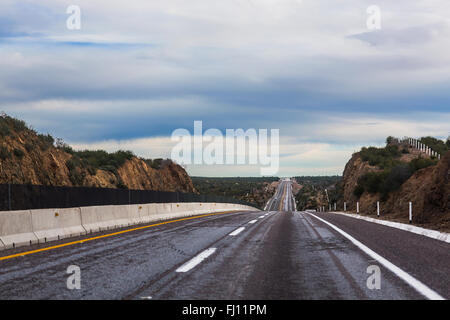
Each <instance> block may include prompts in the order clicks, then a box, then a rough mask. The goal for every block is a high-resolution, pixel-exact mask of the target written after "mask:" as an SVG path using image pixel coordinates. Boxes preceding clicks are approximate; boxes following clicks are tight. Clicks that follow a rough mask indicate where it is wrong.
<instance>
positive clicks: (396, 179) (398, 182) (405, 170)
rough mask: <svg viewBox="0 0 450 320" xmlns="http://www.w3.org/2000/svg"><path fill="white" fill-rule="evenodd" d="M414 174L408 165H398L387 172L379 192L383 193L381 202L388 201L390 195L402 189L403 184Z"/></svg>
mask: <svg viewBox="0 0 450 320" xmlns="http://www.w3.org/2000/svg"><path fill="white" fill-rule="evenodd" d="M412 174H413V171H412V170H411V168H410V167H409V165H407V164H401V165H398V166H396V167H394V168H392V169H391V170H389V171H388V172H386V176H385V178H384V181H383V183H382V184H381V185H380V189H379V190H378V192H380V193H381V200H383V201H386V200H387V198H388V196H389V193H390V192H392V191H396V190H398V189H400V187H401V186H402V184H403V183H404V182H405V181H406V180H408V179H409V178H410V177H411V175H412Z"/></svg>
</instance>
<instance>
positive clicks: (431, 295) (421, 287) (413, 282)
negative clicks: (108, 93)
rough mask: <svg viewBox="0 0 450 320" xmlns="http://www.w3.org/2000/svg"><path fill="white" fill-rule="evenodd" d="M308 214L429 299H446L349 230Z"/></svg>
mask: <svg viewBox="0 0 450 320" xmlns="http://www.w3.org/2000/svg"><path fill="white" fill-rule="evenodd" d="M306 213H307V214H309V215H310V216H313V217H314V218H316V219H318V220H320V221H322V222H323V223H325V224H326V225H328V226H330V227H331V228H333V229H334V230H336V231H337V232H339V233H340V234H342V235H343V236H344V237H346V238H347V239H348V240H350V241H351V242H353V244H354V245H356V246H357V247H358V248H360V249H361V250H362V251H364V252H365V253H366V254H367V255H369V256H370V257H372V258H373V259H375V260H377V261H378V262H379V263H381V264H382V265H383V266H384V267H386V268H387V269H389V270H390V271H391V272H392V273H394V274H395V275H396V276H397V277H399V278H400V279H402V280H403V281H405V282H406V283H407V284H409V285H410V286H411V287H413V288H414V289H415V290H416V291H417V292H419V293H420V294H422V295H423V296H425V297H426V298H427V299H430V300H445V299H444V297H442V296H441V295H439V294H438V293H437V292H436V291H434V290H432V289H430V288H429V287H427V286H426V285H425V284H423V283H422V282H420V281H419V280H417V279H416V278H414V277H413V276H411V275H409V274H408V273H407V272H406V271H403V270H402V269H400V268H399V267H397V266H396V265H395V264H393V263H391V262H390V261H388V260H387V259H385V258H383V257H382V256H380V255H379V254H378V253H376V252H375V251H373V250H372V249H370V248H369V247H367V246H365V245H364V244H362V243H361V242H359V241H358V240H356V239H355V238H353V237H352V236H351V235H349V234H348V233H347V232H345V231H343V230H341V229H339V228H338V227H336V226H335V225H334V224H332V223H330V222H328V221H326V220H324V219H322V218H319V217H318V216H316V215H314V214H312V213H309V212H306Z"/></svg>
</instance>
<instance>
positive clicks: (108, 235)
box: [0, 211, 236, 261]
mask: <svg viewBox="0 0 450 320" xmlns="http://www.w3.org/2000/svg"><path fill="white" fill-rule="evenodd" d="M231 212H236V211H225V212H219V213H208V214H203V215H200V216H195V217H189V218H182V219H176V220H169V221H164V222H159V223H155V224H150V225H147V226H142V227H137V228H132V229H127V230H122V231H117V232H113V233H108V234H104V235H101V236H97V237H92V238H87V239H82V240H77V241H72V242H67V243H62V244H58V245H56V246H51V247H46V248H41V249H36V250H31V251H25V252H21V253H15V254H12V255H9V256H4V257H0V261H2V260H8V259H12V258H17V257H22V256H26V255H29V254H33V253H38V252H43V251H48V250H53V249H58V248H62V247H67V246H72V245H74V244H80V243H84V242H88V241H92V240H97V239H102V238H107V237H112V236H116V235H119V234H123V233H127V232H131V231H136V230H142V229H147V228H151V227H157V226H161V225H164V224H169V223H173V222H179V221H185V220H192V219H198V218H204V217H209V216H215V215H219V214H226V213H231Z"/></svg>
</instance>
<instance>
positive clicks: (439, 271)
mask: <svg viewBox="0 0 450 320" xmlns="http://www.w3.org/2000/svg"><path fill="white" fill-rule="evenodd" d="M267 207H268V210H269V211H266V212H251V213H242V212H236V213H226V214H222V215H215V216H209V217H203V218H198V219H193V220H187V221H180V222H174V223H169V224H166V225H163V226H158V227H152V228H148V229H144V230H138V231H133V232H130V233H127V234H122V235H118V236H114V237H109V238H104V239H99V240H95V241H92V242H86V243H84V244H81V245H75V246H69V247H65V248H59V249H55V250H50V251H47V252H41V253H36V254H31V255H28V256H24V257H19V258H13V259H8V260H4V261H0V299H138V300H141V299H154V300H156V299H424V296H423V295H422V294H421V293H419V292H418V291H417V290H415V289H413V288H412V287H411V286H410V285H409V284H407V283H406V282H405V281H404V280H402V279H400V278H399V277H398V276H397V275H396V274H394V273H393V272H391V271H390V270H388V269H387V268H386V267H384V266H383V265H381V264H380V263H379V261H376V260H374V259H373V258H372V257H371V256H369V255H368V254H366V253H365V252H364V251H362V250H361V249H360V248H358V247H357V246H356V245H355V244H354V243H352V242H351V241H349V240H348V239H347V238H345V237H343V236H342V235H341V234H340V233H338V232H336V230H334V229H333V228H331V227H330V226H329V225H327V224H325V223H324V222H322V221H321V220H319V219H318V218H316V217H315V216H313V215H311V214H310V213H306V212H296V211H295V201H294V200H293V197H292V194H291V183H290V181H288V180H285V181H280V184H279V186H278V189H277V190H276V192H275V194H274V197H273V198H272V199H271V200H270V201H269V202H268V206H267ZM315 214H316V213H315ZM316 216H317V217H320V218H322V219H326V221H330V222H332V223H335V224H336V225H338V226H339V227H340V228H342V229H345V231H346V232H349V233H350V234H352V235H354V236H355V237H357V238H358V239H359V240H360V241H362V242H364V243H365V244H366V245H367V246H369V247H371V248H373V249H374V250H376V251H377V252H378V253H380V254H381V255H383V256H385V257H386V258H388V259H389V260H390V261H391V262H392V263H394V264H396V265H399V266H400V267H401V268H402V269H404V270H405V271H407V272H409V273H411V274H412V275H413V276H415V277H417V278H418V279H419V280H420V281H422V282H423V283H425V284H426V285H428V286H430V287H432V288H433V289H434V290H436V291H437V292H438V293H439V294H441V295H442V296H444V297H445V298H448V297H449V292H448V287H449V284H448V279H447V274H448V267H447V266H448V261H449V260H448V259H449V252H450V250H448V249H449V246H448V244H445V243H442V242H439V243H436V242H433V241H436V240H433V241H424V239H423V238H424V237H421V236H419V235H415V234H408V235H399V233H398V232H400V231H399V230H396V229H392V228H388V227H385V226H381V225H374V224H370V225H367V224H368V222H365V221H360V220H357V219H351V218H347V219H351V220H354V221H351V220H342V219H340V218H336V215H332V214H321V215H319V214H316ZM403 232H404V231H403ZM380 237H381V238H382V239H380ZM429 240H431V239H429ZM410 244H413V245H410ZM419 244H421V245H419ZM416 245H417V248H415V246H416ZM419 256H420V257H419ZM436 260H438V261H436ZM69 265H77V266H79V267H80V269H81V289H80V290H69V289H67V287H66V280H67V278H68V276H69V275H68V274H67V273H66V270H67V267H68V266H69ZM374 265H375V266H378V267H379V268H380V271H381V282H380V284H381V289H379V290H378V289H369V288H368V287H367V280H368V278H369V276H370V275H371V274H368V273H367V268H368V267H369V266H374Z"/></svg>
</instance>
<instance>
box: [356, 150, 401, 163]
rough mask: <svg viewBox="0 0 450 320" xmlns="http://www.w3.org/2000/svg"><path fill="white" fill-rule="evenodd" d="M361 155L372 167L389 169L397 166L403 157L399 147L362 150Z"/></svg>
mask: <svg viewBox="0 0 450 320" xmlns="http://www.w3.org/2000/svg"><path fill="white" fill-rule="evenodd" d="M360 155H361V158H362V160H363V161H368V162H369V164H370V165H371V166H378V167H379V168H380V169H387V168H392V167H394V166H396V165H397V164H398V163H399V161H398V159H397V158H399V157H400V156H401V153H400V151H399V149H398V146H395V145H388V146H386V147H385V148H375V147H369V148H365V147H364V148H362V149H361V151H360Z"/></svg>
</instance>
